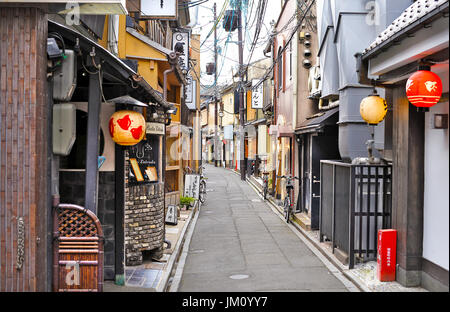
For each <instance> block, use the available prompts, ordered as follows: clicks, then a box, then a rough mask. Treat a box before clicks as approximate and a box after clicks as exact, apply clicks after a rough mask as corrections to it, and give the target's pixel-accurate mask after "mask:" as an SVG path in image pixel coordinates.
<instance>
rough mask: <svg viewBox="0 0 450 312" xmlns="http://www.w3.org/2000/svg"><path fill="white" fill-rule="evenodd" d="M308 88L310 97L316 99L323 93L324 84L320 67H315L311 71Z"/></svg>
mask: <svg viewBox="0 0 450 312" xmlns="http://www.w3.org/2000/svg"><path fill="white" fill-rule="evenodd" d="M308 88H309V96H310V97H312V98H315V97H318V96H320V94H321V92H322V82H321V79H320V67H319V66H313V67H311V68H310V69H309V78H308Z"/></svg>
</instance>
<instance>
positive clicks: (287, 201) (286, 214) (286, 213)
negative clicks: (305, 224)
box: [284, 197, 291, 223]
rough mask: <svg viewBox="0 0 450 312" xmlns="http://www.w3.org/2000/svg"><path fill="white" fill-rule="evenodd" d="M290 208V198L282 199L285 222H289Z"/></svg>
mask: <svg viewBox="0 0 450 312" xmlns="http://www.w3.org/2000/svg"><path fill="white" fill-rule="evenodd" d="M290 210H291V200H290V198H289V197H286V198H285V199H284V219H285V220H286V222H287V223H289V218H290Z"/></svg>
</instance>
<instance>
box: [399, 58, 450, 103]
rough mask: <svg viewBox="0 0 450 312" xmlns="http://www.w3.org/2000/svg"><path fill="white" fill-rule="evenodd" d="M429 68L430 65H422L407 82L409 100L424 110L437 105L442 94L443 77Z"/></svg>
mask: <svg viewBox="0 0 450 312" xmlns="http://www.w3.org/2000/svg"><path fill="white" fill-rule="evenodd" d="M424 69H425V70H424ZM429 69H430V67H429V66H422V67H420V68H419V71H417V72H415V73H414V74H412V75H411V77H409V79H408V81H407V82H406V96H407V97H408V100H409V101H410V102H411V104H412V105H414V106H416V107H418V108H420V109H422V110H427V109H428V108H429V107H431V106H434V105H436V104H437V102H439V100H440V99H441V95H442V82H441V78H439V76H438V75H436V74H435V73H433V72H432V71H430V70H429Z"/></svg>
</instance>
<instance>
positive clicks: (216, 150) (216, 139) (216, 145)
mask: <svg viewBox="0 0 450 312" xmlns="http://www.w3.org/2000/svg"><path fill="white" fill-rule="evenodd" d="M216 8H217V5H216V3H215V2H214V21H216V20H217V11H216ZM217 106H218V105H217V27H216V28H214V124H215V131H214V155H215V156H214V158H215V162H214V163H215V166H216V167H219V166H220V159H219V158H220V156H219V155H220V153H219V137H218V131H219V122H218V121H219V118H218V109H217Z"/></svg>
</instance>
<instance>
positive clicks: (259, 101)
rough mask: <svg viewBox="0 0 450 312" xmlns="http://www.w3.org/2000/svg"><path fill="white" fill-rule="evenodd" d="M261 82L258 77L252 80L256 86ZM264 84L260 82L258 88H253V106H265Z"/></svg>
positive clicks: (257, 107) (256, 107) (260, 107)
mask: <svg viewBox="0 0 450 312" xmlns="http://www.w3.org/2000/svg"><path fill="white" fill-rule="evenodd" d="M258 82H259V80H258V79H254V80H252V86H255V85H256V84H257V83H258ZM263 100H264V84H262V83H261V84H260V85H259V86H258V88H256V89H254V90H252V108H253V109H262V108H263V106H264V102H263Z"/></svg>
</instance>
